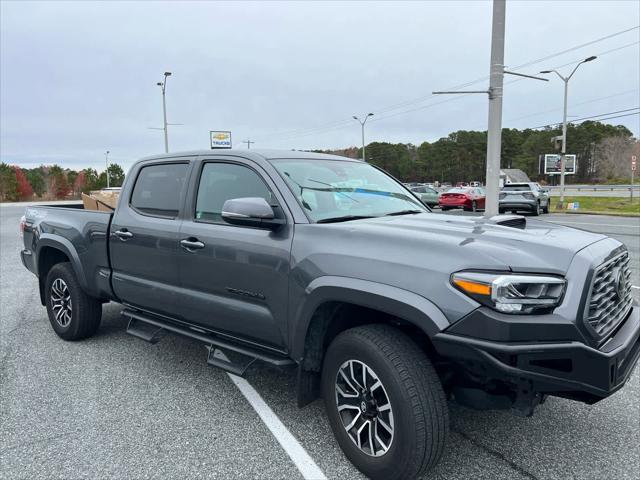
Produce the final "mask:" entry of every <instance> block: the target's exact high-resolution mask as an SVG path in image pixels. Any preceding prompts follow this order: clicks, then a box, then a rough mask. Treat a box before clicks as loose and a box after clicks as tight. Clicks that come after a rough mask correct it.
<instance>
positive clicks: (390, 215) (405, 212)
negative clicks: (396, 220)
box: [385, 210, 424, 217]
mask: <svg viewBox="0 0 640 480" xmlns="http://www.w3.org/2000/svg"><path fill="white" fill-rule="evenodd" d="M414 213H424V211H423V210H400V211H399V212H391V213H387V214H386V215H385V217H394V216H396V215H412V214H414Z"/></svg>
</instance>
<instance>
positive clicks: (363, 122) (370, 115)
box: [353, 113, 373, 162]
mask: <svg viewBox="0 0 640 480" xmlns="http://www.w3.org/2000/svg"><path fill="white" fill-rule="evenodd" d="M369 117H373V113H367V114H366V115H365V117H364V120H360V119H359V118H358V117H357V116H355V115H354V116H353V119H354V120H357V121H358V123H359V124H360V126H361V127H362V161H363V162H366V161H367V157H366V156H365V154H364V124H365V123H367V120H368V119H369Z"/></svg>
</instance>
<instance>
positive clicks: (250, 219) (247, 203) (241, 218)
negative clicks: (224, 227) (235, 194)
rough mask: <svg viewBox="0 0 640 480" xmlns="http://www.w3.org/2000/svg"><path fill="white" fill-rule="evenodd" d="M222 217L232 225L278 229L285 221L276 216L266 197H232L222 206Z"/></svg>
mask: <svg viewBox="0 0 640 480" xmlns="http://www.w3.org/2000/svg"><path fill="white" fill-rule="evenodd" d="M222 219H223V220H224V221H225V222H227V223H230V224H231V225H241V226H245V227H256V228H265V229H268V230H277V229H278V228H280V227H281V226H282V225H284V224H285V221H284V220H283V219H280V218H276V216H275V213H274V212H273V208H271V205H269V204H268V203H267V201H266V200H265V199H264V198H260V197H247V198H232V199H230V200H227V201H226V202H224V205H223V206H222Z"/></svg>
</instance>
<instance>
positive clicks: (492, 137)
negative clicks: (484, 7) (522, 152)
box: [485, 0, 506, 217]
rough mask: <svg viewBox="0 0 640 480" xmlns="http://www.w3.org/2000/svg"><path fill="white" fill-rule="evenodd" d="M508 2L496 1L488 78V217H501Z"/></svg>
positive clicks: (486, 181)
mask: <svg viewBox="0 0 640 480" xmlns="http://www.w3.org/2000/svg"><path fill="white" fill-rule="evenodd" d="M505 10H506V2H505V0H494V1H493V23H492V27H491V65H490V75H491V76H490V78H489V120H488V130H487V173H486V179H485V184H486V191H487V194H486V203H485V216H487V217H493V216H494V215H497V214H498V194H499V193H500V155H501V149H502V82H503V79H504V27H505V25H504V24H505Z"/></svg>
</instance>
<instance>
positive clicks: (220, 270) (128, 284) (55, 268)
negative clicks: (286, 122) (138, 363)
mask: <svg viewBox="0 0 640 480" xmlns="http://www.w3.org/2000/svg"><path fill="white" fill-rule="evenodd" d="M20 226H21V231H22V232H23V237H24V249H23V250H22V252H21V257H22V262H23V263H24V265H25V267H26V268H28V269H29V270H30V271H31V272H33V273H34V274H35V275H36V277H37V279H38V286H39V289H40V299H41V301H42V304H43V305H44V306H46V309H47V313H48V317H49V320H50V323H51V326H52V327H53V330H54V331H55V333H56V334H57V335H58V336H60V337H61V338H63V339H65V340H79V339H82V338H86V337H89V336H90V335H92V334H94V333H95V332H96V329H97V328H98V326H99V324H100V319H101V311H102V304H104V303H106V302H110V301H112V302H117V303H119V304H121V305H122V306H123V310H122V315H123V316H124V317H125V318H126V320H127V332H128V333H130V334H132V335H135V336H137V337H139V338H141V339H143V340H146V341H148V342H150V343H156V342H158V341H159V340H160V339H161V338H162V337H163V335H166V334H178V335H184V336H186V337H190V338H192V339H193V340H195V341H199V342H202V343H203V344H205V345H206V346H207V348H208V356H207V361H208V363H209V364H211V365H213V366H216V367H219V368H223V369H225V370H227V371H229V372H232V373H234V374H237V375H243V374H244V373H245V372H246V371H247V369H248V367H249V366H250V365H251V364H252V363H253V362H255V361H261V362H267V363H270V364H273V365H278V366H280V367H281V368H295V369H296V375H297V399H298V404H299V406H300V407H304V406H305V405H306V404H308V403H310V402H312V401H313V400H315V399H316V398H320V397H321V398H322V399H323V400H324V403H325V407H326V411H327V416H328V420H329V422H330V424H331V428H332V430H333V432H334V434H335V437H336V439H337V442H338V443H339V444H340V446H341V448H342V449H343V451H344V453H345V455H346V456H347V457H348V458H349V460H351V462H353V464H354V465H355V466H356V467H357V468H358V469H360V470H361V471H362V472H363V473H364V474H366V475H367V476H369V477H371V478H374V479H401V478H415V477H416V476H420V475H423V474H425V472H427V471H428V470H429V468H431V467H433V466H434V465H435V464H436V462H437V461H438V459H439V458H440V456H441V454H442V452H443V449H444V448H445V444H446V439H447V433H448V428H449V419H448V404H447V402H448V401H449V400H454V401H457V402H458V403H460V404H463V405H466V406H469V407H472V408H477V409H498V408H502V409H510V410H512V411H513V412H514V413H516V414H519V415H531V414H532V413H533V411H534V409H535V407H536V406H537V405H538V404H540V403H541V402H543V401H544V400H545V398H546V397H547V396H549V395H552V396H557V397H564V398H568V399H573V400H576V401H579V402H584V403H587V404H592V403H595V402H597V401H599V400H602V399H603V398H606V397H608V396H609V395H611V394H612V393H614V392H615V391H617V390H618V389H620V388H621V387H622V386H623V385H624V383H625V381H626V380H627V379H628V378H629V376H630V375H631V373H632V371H633V368H634V366H635V364H636V362H637V360H638V356H639V355H640V342H639V340H638V338H639V335H640V309H639V308H638V306H637V305H636V304H635V302H634V300H633V297H632V293H631V281H630V277H631V270H630V259H629V254H628V252H627V250H626V248H625V246H624V245H623V244H621V243H620V242H618V241H617V240H614V239H611V238H608V237H606V236H604V235H599V234H594V233H589V232H584V231H580V230H575V229H571V228H567V227H564V226H559V225H555V224H551V223H546V222H542V221H539V220H535V219H530V218H524V217H519V216H515V215H511V216H508V215H500V216H496V217H492V218H480V217H470V216H453V215H442V214H435V213H431V211H430V210H429V208H428V207H426V206H425V205H423V204H422V203H421V202H420V200H419V199H418V198H417V197H416V196H414V195H413V194H412V192H410V191H409V190H408V189H407V188H405V187H404V186H403V185H402V184H401V183H399V182H398V181H397V180H396V179H394V178H392V177H391V176H389V175H387V174H386V173H384V172H383V171H381V170H379V169H377V168H376V167H374V166H372V165H370V164H367V163H364V162H361V161H358V160H352V159H347V158H342V157H338V156H331V155H322V154H313V153H304V152H296V151H285V152H281V151H273V152H269V151H264V152H260V151H255V152H254V151H253V150H251V151H242V152H240V151H234V150H228V151H196V152H186V153H180V154H177V153H176V154H166V155H159V156H154V157H149V158H145V159H143V160H141V161H139V162H137V163H136V164H134V165H133V167H132V168H131V170H130V172H129V173H128V175H127V177H126V180H125V183H124V185H123V187H122V191H121V193H120V197H119V200H118V204H117V207H116V208H115V210H114V211H113V212H103V211H91V210H85V209H83V208H82V205H77V206H76V205H74V206H71V207H69V206H64V207H53V206H45V207H29V208H27V210H26V213H25V216H24V217H23V219H22V220H21V225H20Z"/></svg>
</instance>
